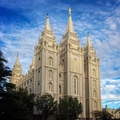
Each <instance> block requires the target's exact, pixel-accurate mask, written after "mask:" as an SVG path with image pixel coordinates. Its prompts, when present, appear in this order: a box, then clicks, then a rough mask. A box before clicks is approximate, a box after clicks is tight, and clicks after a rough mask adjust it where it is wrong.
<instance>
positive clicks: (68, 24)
mask: <svg viewBox="0 0 120 120" xmlns="http://www.w3.org/2000/svg"><path fill="white" fill-rule="evenodd" d="M71 12H72V10H71V8H70V7H69V8H68V14H69V17H68V23H67V27H66V33H68V32H72V33H74V27H73V23H72V17H71Z"/></svg>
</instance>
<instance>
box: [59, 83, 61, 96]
mask: <svg viewBox="0 0 120 120" xmlns="http://www.w3.org/2000/svg"><path fill="white" fill-rule="evenodd" d="M59 94H61V85H59Z"/></svg>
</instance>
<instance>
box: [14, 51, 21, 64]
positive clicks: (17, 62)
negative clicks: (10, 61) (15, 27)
mask: <svg viewBox="0 0 120 120" xmlns="http://www.w3.org/2000/svg"><path fill="white" fill-rule="evenodd" d="M15 65H20V62H19V58H18V52H17V57H16V62H15Z"/></svg>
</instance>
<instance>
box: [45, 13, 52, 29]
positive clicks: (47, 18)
mask: <svg viewBox="0 0 120 120" xmlns="http://www.w3.org/2000/svg"><path fill="white" fill-rule="evenodd" d="M45 29H46V30H50V31H51V28H50V23H49V17H48V13H47V15H46V25H45Z"/></svg>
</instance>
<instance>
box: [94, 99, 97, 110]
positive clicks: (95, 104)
mask: <svg viewBox="0 0 120 120" xmlns="http://www.w3.org/2000/svg"><path fill="white" fill-rule="evenodd" d="M94 109H97V102H96V101H94Z"/></svg>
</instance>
